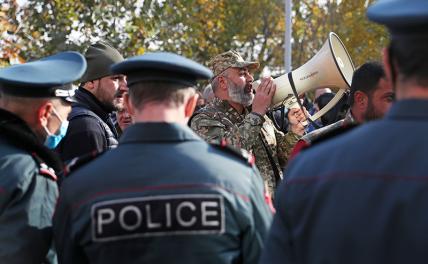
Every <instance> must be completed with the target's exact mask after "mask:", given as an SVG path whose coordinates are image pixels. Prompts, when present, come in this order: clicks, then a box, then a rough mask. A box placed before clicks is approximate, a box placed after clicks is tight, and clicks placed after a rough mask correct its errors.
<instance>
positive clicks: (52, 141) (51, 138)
mask: <svg viewBox="0 0 428 264" xmlns="http://www.w3.org/2000/svg"><path fill="white" fill-rule="evenodd" d="M52 111H53V113H54V114H55V116H56V117H57V118H58V119H59V121H61V126H60V127H59V129H58V132H57V133H55V134H52V133H51V132H50V131H49V129H48V128H47V127H46V126H43V128H44V129H45V131H46V133H47V134H48V135H47V137H46V140H45V143H44V145H45V146H46V147H48V148H50V149H54V148H56V147H57V146H58V144H59V142H61V140H62V139H63V138H64V137H65V134H66V133H67V129H68V125H69V122H68V120H63V119H62V118H61V117H60V116H59V114H58V112H57V111H56V110H55V108H52Z"/></svg>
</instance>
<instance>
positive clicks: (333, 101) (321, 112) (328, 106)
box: [309, 89, 345, 121]
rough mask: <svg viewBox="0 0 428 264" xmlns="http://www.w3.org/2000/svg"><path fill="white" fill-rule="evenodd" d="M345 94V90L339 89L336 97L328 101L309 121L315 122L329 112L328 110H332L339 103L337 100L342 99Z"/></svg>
mask: <svg viewBox="0 0 428 264" xmlns="http://www.w3.org/2000/svg"><path fill="white" fill-rule="evenodd" d="M344 94H345V89H340V90H339V91H338V92H337V93H336V95H335V96H334V97H333V99H331V100H330V102H328V103H327V104H326V105H325V106H324V107H323V108H322V109H320V110H319V111H318V112H316V113H315V114H314V115H313V116H310V117H309V119H310V120H311V121H315V120H317V119H318V118H320V117H321V116H323V115H324V114H325V113H327V112H328V111H330V109H332V108H333V106H335V105H336V104H337V102H339V100H340V99H341V98H342V96H343V95H344Z"/></svg>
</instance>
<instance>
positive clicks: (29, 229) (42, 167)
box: [0, 110, 60, 264]
mask: <svg viewBox="0 0 428 264" xmlns="http://www.w3.org/2000/svg"><path fill="white" fill-rule="evenodd" d="M51 167H53V168H55V169H59V168H60V162H59V159H56V158H55V157H54V156H53V154H52V153H51V152H50V151H49V150H48V149H46V148H45V147H44V146H43V145H41V144H40V143H39V142H38V138H37V137H36V135H35V134H34V133H33V132H32V131H31V129H30V128H29V127H28V126H27V125H26V123H25V122H24V121H23V120H22V119H20V118H19V117H17V116H16V115H14V114H12V113H10V112H7V111H5V110H0V263H8V264H13V263H35V264H36V263H37V264H40V263H52V262H56V257H55V254H54V253H53V251H50V252H49V250H50V248H51V245H52V216H53V211H54V207H55V203H56V200H57V197H58V187H57V184H56V175H55V173H54V171H53V169H52V168H51ZM48 255H49V256H48Z"/></svg>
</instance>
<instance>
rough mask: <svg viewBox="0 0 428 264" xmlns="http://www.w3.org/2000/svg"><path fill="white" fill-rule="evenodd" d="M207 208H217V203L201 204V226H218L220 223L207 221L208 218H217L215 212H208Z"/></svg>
mask: <svg viewBox="0 0 428 264" xmlns="http://www.w3.org/2000/svg"><path fill="white" fill-rule="evenodd" d="M208 208H218V202H202V203H201V211H202V212H201V214H202V226H219V225H220V222H219V221H217V220H215V221H208V220H207V217H208V216H217V215H218V213H217V211H214V210H209V209H208Z"/></svg>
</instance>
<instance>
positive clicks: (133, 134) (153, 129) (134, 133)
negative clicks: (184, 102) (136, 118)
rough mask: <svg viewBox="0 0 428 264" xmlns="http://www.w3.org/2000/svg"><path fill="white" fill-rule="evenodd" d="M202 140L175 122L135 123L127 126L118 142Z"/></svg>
mask: <svg viewBox="0 0 428 264" xmlns="http://www.w3.org/2000/svg"><path fill="white" fill-rule="evenodd" d="M177 141H202V139H201V138H200V137H198V136H197V135H196V134H195V133H194V132H193V131H192V130H191V129H190V128H188V127H187V126H183V125H180V124H176V123H154V122H150V123H136V124H134V125H132V126H130V127H128V128H127V129H126V130H125V132H124V134H123V135H122V137H121V139H120V144H126V143H131V142H177Z"/></svg>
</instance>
